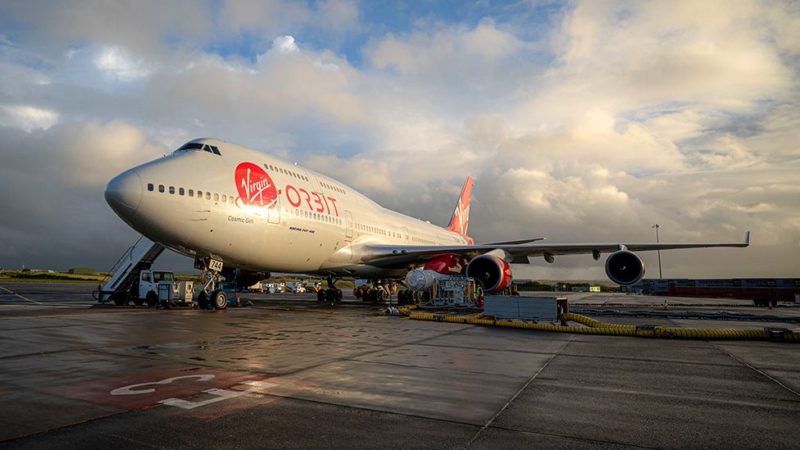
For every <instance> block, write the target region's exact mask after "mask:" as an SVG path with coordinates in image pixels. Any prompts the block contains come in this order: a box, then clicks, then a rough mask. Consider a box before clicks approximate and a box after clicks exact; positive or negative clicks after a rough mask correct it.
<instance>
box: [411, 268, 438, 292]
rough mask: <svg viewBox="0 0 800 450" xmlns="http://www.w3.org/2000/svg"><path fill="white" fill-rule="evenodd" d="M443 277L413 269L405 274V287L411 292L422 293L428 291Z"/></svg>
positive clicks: (431, 272) (430, 271)
mask: <svg viewBox="0 0 800 450" xmlns="http://www.w3.org/2000/svg"><path fill="white" fill-rule="evenodd" d="M445 276H446V275H443V274H440V273H439V272H436V271H433V270H424V269H414V270H412V271H410V272H408V273H407V274H406V286H408V288H409V289H411V290H412V291H424V290H426V289H430V288H431V287H432V286H433V283H434V282H435V281H436V280H437V279H439V278H444V277H445Z"/></svg>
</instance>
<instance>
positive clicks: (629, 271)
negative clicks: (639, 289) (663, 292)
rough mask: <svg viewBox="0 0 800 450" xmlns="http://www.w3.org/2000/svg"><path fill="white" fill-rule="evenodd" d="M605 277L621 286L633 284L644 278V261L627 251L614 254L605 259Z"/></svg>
mask: <svg viewBox="0 0 800 450" xmlns="http://www.w3.org/2000/svg"><path fill="white" fill-rule="evenodd" d="M606 275H608V278H609V279H610V280H611V281H613V282H614V283H617V284H619V285H622V286H627V285H630V284H635V283H637V282H638V281H639V280H641V279H642V277H644V261H642V259H641V258H639V256H637V255H636V253H633V252H629V251H627V250H620V251H618V252H614V253H612V254H610V255H608V258H607V259H606Z"/></svg>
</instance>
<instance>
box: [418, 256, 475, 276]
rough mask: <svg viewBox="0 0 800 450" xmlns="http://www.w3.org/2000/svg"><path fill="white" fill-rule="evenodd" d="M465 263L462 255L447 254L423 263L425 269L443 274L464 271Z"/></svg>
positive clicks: (454, 273)
mask: <svg viewBox="0 0 800 450" xmlns="http://www.w3.org/2000/svg"><path fill="white" fill-rule="evenodd" d="M466 264H467V261H466V259H465V258H464V257H463V256H460V255H455V254H449V255H441V256H437V257H436V258H433V259H431V260H429V261H428V262H426V263H425V267H423V268H424V269H425V270H432V271H434V272H438V273H441V274H443V275H456V274H459V273H463V272H464V266H465V265H466Z"/></svg>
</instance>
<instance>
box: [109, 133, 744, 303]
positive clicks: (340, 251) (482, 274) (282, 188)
mask: <svg viewBox="0 0 800 450" xmlns="http://www.w3.org/2000/svg"><path fill="white" fill-rule="evenodd" d="M472 184H473V181H472V178H469V177H468V178H467V179H466V182H465V183H464V187H463V189H462V191H461V196H460V197H459V198H458V202H457V203H456V207H455V209H454V211H453V216H452V218H451V219H450V223H449V225H448V226H447V227H446V228H441V227H438V226H435V225H432V224H430V223H428V222H424V221H421V220H417V219H414V218H411V217H408V216H405V215H403V214H400V213H397V212H394V211H391V210H388V209H386V208H383V207H381V206H380V205H378V204H377V203H375V202H374V201H372V200H370V199H369V198H367V197H366V196H364V195H363V194H361V193H359V192H358V191H356V190H355V189H353V188H351V187H349V186H347V185H345V184H343V183H341V182H339V181H337V180H334V179H332V178H330V177H327V176H325V175H323V174H320V173H318V172H315V171H312V170H309V169H306V168H303V167H301V166H298V165H296V164H292V163H290V162H288V161H286V160H283V159H281V158H278V157H275V156H272V155H269V154H266V153H263V152H260V151H257V150H253V149H249V148H245V147H242V146H239V145H235V144H232V143H229V142H225V141H221V140H217V139H195V140H193V141H191V142H189V143H187V144H185V145H183V146H182V147H180V148H179V149H177V150H175V152H173V153H172V154H171V155H169V156H165V157H163V158H160V159H157V160H155V161H151V162H149V163H146V164H143V165H140V166H138V167H134V168H133V169H130V170H128V171H126V172H123V173H122V174H120V175H118V176H117V177H115V178H114V179H112V180H111V181H110V182H109V183H108V186H107V188H106V192H105V197H106V201H107V202H108V204H109V205H110V206H111V208H112V209H113V210H114V211H115V212H116V213H117V215H119V217H120V218H122V220H124V221H125V222H126V223H127V224H128V225H130V226H131V227H132V228H133V229H135V230H136V231H138V232H140V233H142V234H143V235H144V236H146V237H147V238H149V239H151V240H152V241H154V242H157V243H160V244H162V245H163V246H165V247H167V248H170V249H172V250H174V251H176V252H178V253H182V254H184V255H187V256H190V257H193V258H195V262H196V265H197V266H198V267H200V268H202V269H204V270H205V273H206V284H205V289H204V292H203V294H201V296H203V295H205V296H206V298H204V299H203V300H204V301H205V300H206V299H210V300H211V303H212V304H213V305H214V306H215V307H217V308H220V309H221V308H225V306H226V305H227V299H226V297H225V293H224V292H223V291H221V290H219V289H216V288H215V287H216V284H215V283H216V282H217V281H218V280H219V277H218V275H219V273H220V272H221V271H222V270H223V267H226V268H227V267H235V268H239V269H242V270H250V271H271V272H291V273H307V274H316V275H323V276H326V277H328V284H329V289H328V291H327V294H326V295H328V296H335V295H337V294H336V292H337V291H336V289H335V288H333V283H334V282H335V279H337V278H340V277H347V276H354V277H363V278H372V279H379V278H401V277H403V276H406V281H407V284H410V285H413V286H415V287H417V288H420V289H421V288H424V287H426V286H429V285H430V283H431V281H432V280H433V279H434V278H435V277H436V276H437V274H453V273H466V275H468V276H470V277H473V278H475V279H476V280H477V281H478V282H479V283H480V284H481V285H482V286H483V288H484V290H485V291H487V292H495V291H500V290H503V289H505V288H507V287H508V286H509V285H510V284H511V278H512V273H511V267H510V264H528V263H529V262H530V261H529V259H528V258H530V257H543V258H544V259H545V260H546V261H547V262H549V263H552V262H553V261H554V258H555V256H557V255H571V254H591V255H592V256H593V257H594V259H595V260H598V259H600V255H601V254H602V253H607V254H608V257H607V258H606V263H605V269H606V274H607V275H608V277H609V279H611V280H612V281H614V282H615V283H618V284H621V285H629V284H633V283H636V282H637V281H639V280H640V279H641V278H642V277H643V276H644V273H645V267H644V263H643V262H642V260H641V259H640V258H639V257H638V256H637V255H636V254H635V253H633V252H636V251H649V250H669V249H679V248H699V247H747V246H748V245H749V240H750V237H749V232H748V233H747V236H746V237H745V241H744V242H741V243H674V244H670V243H657V244H635V243H618V242H611V243H572V244H551V243H543V242H540V241H542V238H532V239H528V240H523V241H512V242H494V243H482V244H476V243H475V242H474V241H473V240H472V238H470V237H469V236H468V234H467V230H468V226H469V204H470V197H471V193H472ZM339 295H340V294H339Z"/></svg>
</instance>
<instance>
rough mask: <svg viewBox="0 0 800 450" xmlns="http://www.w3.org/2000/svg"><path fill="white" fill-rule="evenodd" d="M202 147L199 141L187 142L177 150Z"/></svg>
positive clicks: (199, 148)
mask: <svg viewBox="0 0 800 450" xmlns="http://www.w3.org/2000/svg"><path fill="white" fill-rule="evenodd" d="M202 148H203V144H201V143H199V142H187V143H185V144H183V146H182V147H181V148H179V149H178V150H201V149H202Z"/></svg>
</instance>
